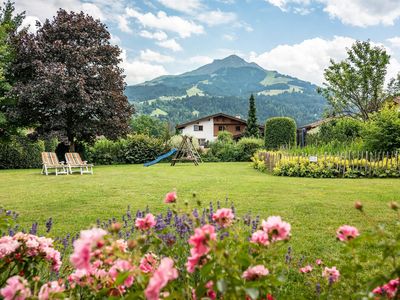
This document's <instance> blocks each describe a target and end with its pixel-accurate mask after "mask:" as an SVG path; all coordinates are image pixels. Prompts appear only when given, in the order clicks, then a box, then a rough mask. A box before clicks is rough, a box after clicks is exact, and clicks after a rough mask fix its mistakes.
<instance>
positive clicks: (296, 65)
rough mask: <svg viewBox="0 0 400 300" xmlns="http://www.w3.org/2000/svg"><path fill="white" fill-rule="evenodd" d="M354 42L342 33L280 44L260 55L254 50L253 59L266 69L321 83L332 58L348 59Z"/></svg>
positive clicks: (251, 57) (251, 58) (251, 55)
mask: <svg viewBox="0 0 400 300" xmlns="http://www.w3.org/2000/svg"><path fill="white" fill-rule="evenodd" d="M354 42H355V40H354V39H352V38H349V37H341V36H336V37H334V38H333V39H331V40H324V39H321V38H313V39H308V40H304V41H303V42H301V43H299V44H294V45H279V46H277V47H275V48H274V49H272V50H271V51H268V52H265V53H262V54H259V55H257V54H256V53H251V54H250V60H251V61H254V62H256V63H257V64H259V65H260V66H262V67H263V68H265V69H268V70H276V71H278V72H280V73H283V74H288V75H291V76H295V77H298V78H300V79H302V80H306V81H310V82H312V83H315V84H318V85H321V84H322V82H323V73H324V69H325V68H327V67H328V66H329V63H330V59H331V58H333V59H334V60H342V59H345V58H346V57H347V53H346V47H351V45H352V44H353V43H354Z"/></svg>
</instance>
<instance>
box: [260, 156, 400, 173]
mask: <svg viewBox="0 0 400 300" xmlns="http://www.w3.org/2000/svg"><path fill="white" fill-rule="evenodd" d="M391 154H392V155H391V156H390V155H389V154H388V153H382V154H381V153H379V154H368V153H365V154H364V153H345V154H342V155H319V156H309V155H304V154H303V155H299V154H296V155H291V154H287V153H285V152H281V151H279V152H270V151H258V152H256V153H255V154H254V156H253V157H252V161H253V167H254V168H255V169H258V170H260V171H262V172H265V171H272V173H273V174H274V175H277V176H292V177H314V178H364V177H369V178H372V177H378V178H383V177H388V178H398V177H400V157H399V155H398V154H397V153H391Z"/></svg>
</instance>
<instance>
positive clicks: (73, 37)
mask: <svg viewBox="0 0 400 300" xmlns="http://www.w3.org/2000/svg"><path fill="white" fill-rule="evenodd" d="M14 43H15V48H16V60H15V63H14V64H13V76H14V78H15V85H14V87H13V88H12V91H11V92H12V95H13V96H14V97H15V99H16V102H17V104H16V109H15V110H12V111H9V115H10V116H13V117H14V118H15V119H16V120H17V121H18V122H20V123H22V124H24V125H27V126H34V127H35V128H36V131H37V132H38V133H39V134H50V133H56V134H57V135H58V136H59V138H60V140H62V141H64V142H65V143H66V144H68V145H69V147H70V150H71V151H74V146H75V141H77V140H78V141H86V142H91V141H92V140H93V139H94V138H95V137H96V136H101V135H104V136H106V137H108V138H112V139H114V138H117V137H118V136H121V135H124V134H126V133H127V132H128V129H129V127H128V125H129V120H130V118H131V115H132V110H133V109H132V107H131V106H130V105H129V102H128V100H127V98H126V97H125V96H124V94H123V91H124V87H125V84H124V77H123V75H122V72H123V70H122V69H121V68H119V67H118V63H119V62H120V61H121V59H120V58H119V55H120V53H121V51H120V49H119V48H118V47H117V46H113V45H111V44H110V33H109V32H108V31H107V28H106V26H105V25H104V24H102V23H101V22H100V21H99V20H94V19H93V18H92V17H91V16H89V15H86V14H84V13H83V12H81V13H74V12H70V13H67V12H66V11H65V10H62V9H60V10H59V11H58V12H57V15H56V17H54V19H53V20H51V21H50V20H46V21H45V23H44V24H43V26H42V27H40V28H39V29H38V30H37V32H36V34H29V33H28V32H27V31H26V30H23V31H21V32H20V34H19V35H18V36H17V37H16V38H15V39H14Z"/></svg>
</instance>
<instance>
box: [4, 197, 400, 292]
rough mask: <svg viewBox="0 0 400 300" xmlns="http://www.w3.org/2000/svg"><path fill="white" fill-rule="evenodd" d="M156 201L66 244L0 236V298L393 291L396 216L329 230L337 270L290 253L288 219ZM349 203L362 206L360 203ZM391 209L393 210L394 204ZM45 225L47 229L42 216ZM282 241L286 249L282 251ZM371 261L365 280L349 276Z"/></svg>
mask: <svg viewBox="0 0 400 300" xmlns="http://www.w3.org/2000/svg"><path fill="white" fill-rule="evenodd" d="M164 201H165V202H166V203H167V204H166V205H171V208H168V209H167V212H166V214H164V215H163V214H159V215H156V216H155V215H153V214H151V213H150V212H149V211H138V212H137V213H136V215H135V216H133V215H132V214H131V212H130V210H129V209H128V211H127V212H126V214H125V215H124V216H123V218H122V220H121V222H117V221H116V220H110V221H109V222H101V221H99V222H98V226H97V227H93V228H91V229H89V230H83V231H81V232H80V234H79V236H78V237H77V238H75V237H73V238H72V239H73V243H72V244H73V245H72V247H69V246H68V241H67V240H66V239H57V240H58V242H57V243H55V242H54V241H53V240H52V239H50V238H45V237H39V236H38V235H37V234H32V233H22V232H18V233H15V234H14V233H13V232H12V231H11V233H12V234H11V235H4V236H3V237H1V238H0V288H1V289H0V295H2V296H3V297H4V299H37V298H38V299H62V298H70V299H100V298H111V299H112V298H126V299H269V300H271V299H288V298H296V299H298V298H312V297H321V298H329V297H331V298H332V299H338V298H346V299H348V298H351V297H353V296H354V297H356V298H361V297H377V298H379V297H382V298H386V297H387V298H394V299H396V297H399V290H400V289H399V288H398V286H399V279H398V278H399V277H400V274H399V273H400V264H399V260H398V256H399V253H400V235H399V232H400V225H399V222H397V223H396V222H394V223H395V224H392V225H391V226H389V227H388V228H383V227H378V228H376V229H370V230H369V231H368V232H362V231H361V232H359V230H358V229H357V228H355V227H353V226H349V225H343V226H341V227H340V228H338V229H337V231H336V238H337V239H338V243H341V244H342V245H343V253H344V255H345V256H344V257H345V258H346V261H345V262H339V263H340V265H341V266H342V268H339V267H338V265H337V264H336V263H338V261H335V260H334V258H333V257H335V255H332V257H326V258H322V259H321V258H312V257H311V258H305V257H303V256H301V257H299V258H297V257H296V255H295V254H294V251H293V249H292V248H291V247H290V246H289V247H288V245H287V243H288V241H289V240H290V238H291V234H292V228H291V225H290V224H289V223H288V222H286V221H285V220H282V218H281V217H279V216H269V217H266V218H264V219H262V218H259V217H255V218H253V217H252V216H251V215H249V214H247V215H245V216H243V217H239V216H238V215H237V214H236V212H235V208H234V206H233V205H232V206H231V207H229V208H228V206H227V205H225V206H226V207H225V208H224V207H221V206H220V204H219V203H218V204H217V208H216V210H214V207H213V205H212V203H211V205H210V207H209V208H207V209H202V210H199V208H200V207H201V203H199V207H198V208H195V209H192V208H189V207H188V205H185V208H184V209H182V210H180V211H179V212H178V211H177V208H176V204H175V202H176V201H177V196H176V193H175V192H171V193H169V194H167V195H166V197H165V200H164ZM356 208H357V209H358V210H360V212H361V213H363V214H365V212H364V211H363V207H362V204H361V203H359V202H357V203H356ZM391 208H392V209H393V210H394V211H396V212H398V208H399V207H398V205H397V204H396V203H394V202H393V203H391ZM11 215H12V214H11V213H7V214H6V218H3V221H4V220H5V221H6V223H10V222H11V221H10V217H11ZM366 217H367V216H366ZM398 217H399V218H400V215H399V216H398ZM0 219H1V218H0ZM0 223H1V222H0ZM0 225H1V224H0ZM47 225H48V226H47V230H50V229H49V228H51V222H48V224H47ZM34 227H35V226H34ZM33 229H35V228H33ZM0 230H1V226H0ZM293 234H295V233H293ZM334 238H335V232H332V239H334ZM370 245H374V247H376V250H377V252H381V253H382V255H381V256H378V255H377V256H376V257H374V258H368V259H367V260H366V258H365V257H364V256H363V251H362V249H363V247H365V246H370ZM57 248H58V250H57ZM283 249H287V251H285V252H286V255H285V256H284V257H282V256H281V253H282V251H281V250H283ZM371 267H372V268H373V270H374V271H373V272H369V274H371V277H370V278H361V277H358V274H359V273H360V272H361V271H362V270H371ZM293 291H295V294H293Z"/></svg>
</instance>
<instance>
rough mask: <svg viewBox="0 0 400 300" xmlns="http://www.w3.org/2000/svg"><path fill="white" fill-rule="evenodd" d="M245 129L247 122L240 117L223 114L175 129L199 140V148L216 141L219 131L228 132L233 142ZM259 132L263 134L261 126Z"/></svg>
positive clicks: (191, 122) (181, 125) (180, 125)
mask: <svg viewBox="0 0 400 300" xmlns="http://www.w3.org/2000/svg"><path fill="white" fill-rule="evenodd" d="M246 127H247V122H246V121H245V120H243V119H241V118H240V117H233V116H230V115H227V114H224V113H218V114H214V115H210V116H206V117H202V118H200V119H197V120H192V121H190V122H187V123H183V124H179V125H177V126H176V129H178V130H179V131H180V133H181V134H183V135H190V136H193V137H195V138H197V139H198V140H199V144H200V146H206V145H207V143H208V142H213V141H215V140H216V139H217V137H218V133H219V132H220V131H229V132H230V133H232V135H233V138H234V139H235V140H238V139H240V138H241V137H242V136H243V134H244V132H245V130H246ZM259 127H260V132H262V133H263V129H264V127H263V126H259Z"/></svg>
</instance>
